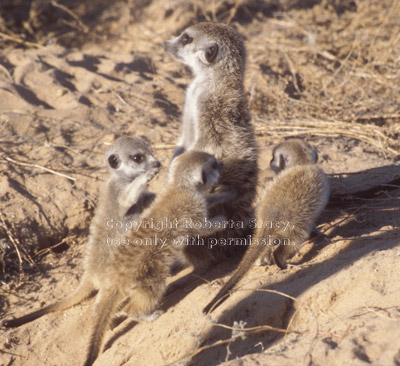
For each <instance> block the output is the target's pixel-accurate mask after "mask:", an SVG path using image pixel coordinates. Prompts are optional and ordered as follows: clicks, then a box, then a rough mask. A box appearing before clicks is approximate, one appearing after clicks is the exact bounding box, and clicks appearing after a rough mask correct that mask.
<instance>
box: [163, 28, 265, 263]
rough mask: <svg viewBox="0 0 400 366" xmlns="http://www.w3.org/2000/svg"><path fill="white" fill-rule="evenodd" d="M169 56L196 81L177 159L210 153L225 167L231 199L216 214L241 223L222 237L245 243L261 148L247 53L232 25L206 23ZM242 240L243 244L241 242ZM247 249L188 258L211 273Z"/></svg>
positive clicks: (170, 47)
mask: <svg viewBox="0 0 400 366" xmlns="http://www.w3.org/2000/svg"><path fill="white" fill-rule="evenodd" d="M164 47H165V50H166V52H168V53H169V54H170V55H171V56H172V57H173V58H174V59H175V60H177V61H179V62H182V63H184V64H185V65H187V66H189V67H190V68H191V69H192V71H193V73H194V79H193V80H192V82H191V83H190V85H189V87H188V89H187V92H186V99H185V105H184V109H183V116H182V129H181V137H180V139H179V141H178V144H177V147H176V149H175V151H174V155H173V159H174V158H176V157H177V156H179V154H181V153H183V152H185V151H190V150H199V151H205V152H207V153H209V154H212V155H214V156H215V157H216V158H217V159H219V160H221V161H222V162H223V164H224V169H223V173H222V177H221V180H220V183H219V184H218V186H217V187H216V188H215V192H216V193H220V194H222V193H224V194H227V195H230V196H231V199H230V200H227V201H226V202H225V203H223V204H219V205H216V206H215V207H214V208H212V209H211V214H212V215H217V214H222V215H224V216H225V217H226V218H227V219H229V220H232V222H233V223H238V224H237V225H234V226H233V227H230V228H228V229H226V230H224V231H222V232H220V233H218V235H216V238H215V239H216V242H218V238H224V239H226V240H231V241H233V243H230V244H234V243H236V241H239V242H240V243H242V242H243V241H242V239H243V238H245V237H246V236H247V235H248V234H250V233H251V230H250V229H249V226H248V222H249V218H250V217H251V216H252V202H253V199H254V197H255V192H256V185H257V175H258V168H257V146H256V142H255V138H254V132H253V127H252V124H251V118H250V113H249V108H248V103H247V100H246V97H245V93H244V88H243V75H244V70H245V59H246V51H245V46H244V43H243V40H242V38H241V36H240V35H239V34H238V32H237V31H236V30H235V29H234V28H233V27H231V26H229V25H226V24H219V23H207V22H206V23H200V24H197V25H194V26H192V27H189V28H187V29H186V30H184V31H183V32H182V34H181V35H180V36H178V37H176V38H174V39H171V40H168V41H166V42H164ZM237 239H239V240H237ZM245 247H246V245H241V246H235V245H223V246H222V245H218V244H217V245H215V246H214V247H213V248H212V249H209V248H208V246H207V245H205V246H188V247H187V248H186V249H185V255H186V257H187V258H188V260H189V261H190V262H191V263H192V264H193V265H194V267H195V268H198V269H201V268H207V267H208V266H209V265H210V264H211V263H213V262H218V261H220V260H221V259H222V258H224V257H225V256H226V255H229V254H232V253H235V252H242V251H243V250H244V249H245Z"/></svg>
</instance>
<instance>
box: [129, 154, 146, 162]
mask: <svg viewBox="0 0 400 366" xmlns="http://www.w3.org/2000/svg"><path fill="white" fill-rule="evenodd" d="M129 159H131V160H132V161H134V162H135V163H137V164H140V163H141V162H142V161H143V160H144V155H143V154H135V155H130V156H129Z"/></svg>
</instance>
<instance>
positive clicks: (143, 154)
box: [3, 136, 161, 327]
mask: <svg viewBox="0 0 400 366" xmlns="http://www.w3.org/2000/svg"><path fill="white" fill-rule="evenodd" d="M106 161H107V164H108V167H109V171H110V177H109V178H108V180H107V181H106V182H105V183H104V184H103V187H102V189H101V190H100V197H99V202H98V205H97V209H96V214H95V216H94V218H93V220H92V223H91V225H90V234H89V239H88V242H87V245H86V254H85V260H84V274H83V277H82V280H81V283H80V285H79V286H78V288H77V289H76V290H75V291H74V292H73V293H72V294H71V295H70V296H68V297H66V298H65V299H63V300H61V301H59V302H57V303H54V304H51V305H48V306H45V307H43V308H41V309H39V310H36V311H34V312H32V313H29V314H27V315H24V316H22V317H20V318H15V319H10V320H5V321H4V322H3V325H4V326H6V327H18V326H20V325H23V324H26V323H29V322H31V321H33V320H35V319H38V318H40V317H42V316H43V315H46V314H48V313H52V312H55V311H61V310H65V309H67V308H70V307H72V306H74V305H76V304H78V303H80V302H81V301H82V300H84V299H86V298H88V297H90V295H92V294H93V293H94V292H95V291H98V290H99V288H100V287H101V283H102V277H103V269H104V266H106V265H107V263H108V260H109V257H110V253H111V251H112V248H111V247H110V245H109V244H110V243H109V241H111V242H113V241H116V240H121V238H122V235H123V231H122V230H121V229H115V228H113V229H110V227H108V226H107V222H109V221H111V222H114V221H115V222H118V223H119V222H122V220H123V219H124V215H125V214H126V213H127V211H128V210H130V208H131V207H133V209H134V211H135V212H136V213H135V214H131V215H130V219H136V218H137V217H138V216H139V214H140V213H141V211H143V210H144V208H146V207H147V206H148V205H149V204H150V203H151V201H152V200H153V197H152V194H151V193H149V192H147V191H146V188H147V183H148V181H150V180H151V179H152V178H153V177H154V175H155V174H157V173H158V171H159V170H160V166H161V165H160V163H159V161H158V160H157V159H156V158H154V156H153V155H152V150H151V147H150V146H149V145H148V144H147V143H146V142H144V141H143V140H141V139H138V138H133V137H128V136H123V137H120V138H118V139H117V140H116V141H115V142H114V143H113V144H112V145H111V146H110V148H109V149H108V151H107V153H106ZM135 205H137V207H135ZM107 241H108V242H107Z"/></svg>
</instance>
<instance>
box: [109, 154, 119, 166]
mask: <svg viewBox="0 0 400 366" xmlns="http://www.w3.org/2000/svg"><path fill="white" fill-rule="evenodd" d="M108 164H109V165H110V167H111V168H113V169H117V168H118V167H119V165H120V162H119V157H118V155H116V154H112V155H110V156H109V157H108Z"/></svg>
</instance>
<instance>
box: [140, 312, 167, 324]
mask: <svg viewBox="0 0 400 366" xmlns="http://www.w3.org/2000/svg"><path fill="white" fill-rule="evenodd" d="M162 314H164V311H163V310H156V311H154V312H152V313H151V314H142V315H139V316H138V317H137V318H138V320H139V321H141V322H146V323H151V322H154V320H156V319H158V318H159V317H160V315H162Z"/></svg>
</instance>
